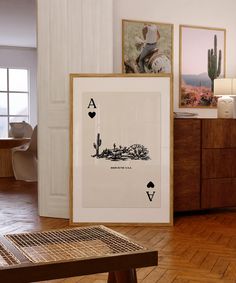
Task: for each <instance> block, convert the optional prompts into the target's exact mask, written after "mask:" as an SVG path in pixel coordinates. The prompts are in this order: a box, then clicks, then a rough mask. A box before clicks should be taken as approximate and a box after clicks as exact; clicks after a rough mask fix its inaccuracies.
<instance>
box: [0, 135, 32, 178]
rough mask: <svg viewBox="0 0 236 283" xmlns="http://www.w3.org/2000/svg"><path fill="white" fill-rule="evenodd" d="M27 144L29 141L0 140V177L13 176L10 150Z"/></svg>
mask: <svg viewBox="0 0 236 283" xmlns="http://www.w3.org/2000/svg"><path fill="white" fill-rule="evenodd" d="M27 142H29V139H0V177H12V176H14V174H13V170H12V155H11V148H13V147H16V146H20V145H22V144H25V143H27Z"/></svg>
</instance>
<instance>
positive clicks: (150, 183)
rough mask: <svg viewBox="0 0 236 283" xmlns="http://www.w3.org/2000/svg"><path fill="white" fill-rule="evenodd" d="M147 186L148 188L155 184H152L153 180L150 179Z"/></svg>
mask: <svg viewBox="0 0 236 283" xmlns="http://www.w3.org/2000/svg"><path fill="white" fill-rule="evenodd" d="M147 187H148V188H154V187H155V185H154V184H153V182H151V181H150V182H149V183H148V184H147Z"/></svg>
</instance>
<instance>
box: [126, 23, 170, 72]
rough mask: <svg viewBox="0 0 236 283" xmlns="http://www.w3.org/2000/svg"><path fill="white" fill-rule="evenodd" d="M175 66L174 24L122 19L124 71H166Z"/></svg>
mask: <svg viewBox="0 0 236 283" xmlns="http://www.w3.org/2000/svg"><path fill="white" fill-rule="evenodd" d="M172 68H173V25H172V24H167V23H156V22H143V21H133V20H122V70H123V73H143V74H150V73H165V74H171V73H172Z"/></svg>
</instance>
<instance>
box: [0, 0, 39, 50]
mask: <svg viewBox="0 0 236 283" xmlns="http://www.w3.org/2000/svg"><path fill="white" fill-rule="evenodd" d="M0 45H1V46H2V45H4V46H23V47H36V0H20V1H19V0H0Z"/></svg>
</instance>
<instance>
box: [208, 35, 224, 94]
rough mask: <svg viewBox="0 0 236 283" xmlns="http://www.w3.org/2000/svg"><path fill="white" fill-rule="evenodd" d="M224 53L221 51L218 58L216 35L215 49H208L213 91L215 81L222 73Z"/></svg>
mask: <svg viewBox="0 0 236 283" xmlns="http://www.w3.org/2000/svg"><path fill="white" fill-rule="evenodd" d="M221 59H222V52H221V50H219V58H217V36H216V35H214V49H208V76H209V78H210V79H211V91H212V92H213V91H214V79H216V78H218V77H219V75H220V73H221Z"/></svg>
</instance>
